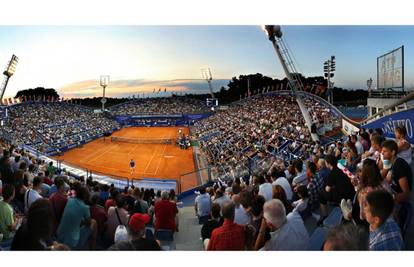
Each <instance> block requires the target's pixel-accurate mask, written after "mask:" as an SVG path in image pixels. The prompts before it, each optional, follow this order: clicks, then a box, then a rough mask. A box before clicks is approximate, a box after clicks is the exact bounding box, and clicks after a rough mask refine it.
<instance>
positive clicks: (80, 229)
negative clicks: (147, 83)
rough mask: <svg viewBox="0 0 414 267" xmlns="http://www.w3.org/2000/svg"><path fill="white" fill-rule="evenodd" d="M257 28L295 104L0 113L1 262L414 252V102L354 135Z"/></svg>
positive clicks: (194, 103) (173, 104) (365, 123)
mask: <svg viewBox="0 0 414 267" xmlns="http://www.w3.org/2000/svg"><path fill="white" fill-rule="evenodd" d="M265 28H266V29H267V30H268V34H269V35H268V37H269V40H271V41H272V43H273V45H274V48H275V50H276V52H277V53H278V56H279V59H281V62H282V66H283V67H284V71H285V72H286V73H285V74H286V76H287V83H286V84H287V85H288V86H289V88H288V89H289V90H281V87H278V88H277V89H275V88H272V89H271V90H270V89H269V88H267V90H264V88H259V89H260V90H257V91H255V92H254V93H253V94H251V93H250V88H249V93H248V94H247V95H246V96H245V97H244V98H242V96H241V95H240V100H238V101H232V102H231V103H228V104H226V105H225V107H223V108H217V109H216V110H214V109H209V107H207V105H205V104H204V103H203V102H202V101H200V100H197V99H195V98H191V97H187V96H185V97H177V96H172V97H168V98H167V97H163V98H146V99H144V98H143V99H133V100H131V101H128V102H125V103H121V104H118V105H115V106H112V107H110V108H109V110H108V112H107V111H106V110H105V109H104V108H102V112H94V111H93V109H91V108H88V107H85V106H82V105H76V104H71V103H66V102H63V101H45V100H44V99H43V100H29V101H20V102H19V103H13V102H11V103H10V104H8V105H7V106H1V109H0V119H1V121H2V127H1V142H0V147H1V151H0V152H1V158H0V174H1V184H0V188H1V192H2V198H3V200H2V201H1V202H0V203H1V205H2V206H0V208H2V209H1V210H0V211H2V212H5V213H6V212H7V214H6V215H7V216H0V232H1V234H2V235H1V246H0V248H1V249H2V250H322V249H324V250H329V249H343V250H406V249H408V250H412V249H414V242H413V238H412V237H413V233H414V227H413V222H412V212H413V210H412V205H413V200H414V197H413V196H412V184H413V173H414V168H413V166H414V164H413V160H412V159H413V143H414V141H413V131H412V120H413V118H414V109H413V108H409V106H408V105H407V104H406V102H408V101H411V100H412V99H413V98H414V95H413V93H408V94H405V95H404V97H403V98H402V99H398V100H397V101H391V100H389V99H387V101H389V102H392V103H393V104H390V105H382V106H381V110H380V109H379V108H378V109H377V108H376V109H375V114H372V116H369V117H368V118H365V119H361V120H359V121H355V120H353V119H351V118H349V117H348V116H347V115H346V114H344V113H343V112H342V111H341V110H340V109H339V108H337V107H336V106H334V105H333V104H331V103H329V102H327V101H326V100H325V99H324V98H322V97H320V96H319V95H316V94H313V93H311V92H308V91H306V90H305V88H304V86H303V85H302V83H301V79H300V76H299V75H298V73H297V71H296V69H295V66H294V65H293V63H292V60H290V55H289V53H288V51H287V46H286V44H285V42H284V41H283V40H282V39H281V37H282V33H281V31H280V27H279V28H278V27H270V26H266V27H265ZM279 46H280V47H279ZM281 48H282V49H283V50H284V51H280V49H281ZM282 52H283V53H282ZM283 57H285V59H286V60H283ZM249 84H250V83H249ZM284 89H286V88H284ZM373 95H375V94H373ZM219 102H220V101H219ZM104 103H105V102H104V101H103V102H102V104H104ZM377 104H378V103H377ZM403 108H404V109H403ZM369 110H370V112H373V109H372V107H369ZM108 113H109V114H108ZM131 159H132V160H134V162H135V165H133V166H132V165H130V164H129V163H130V160H131ZM131 162H132V161H131ZM122 226H125V227H122ZM39 235H42V236H39Z"/></svg>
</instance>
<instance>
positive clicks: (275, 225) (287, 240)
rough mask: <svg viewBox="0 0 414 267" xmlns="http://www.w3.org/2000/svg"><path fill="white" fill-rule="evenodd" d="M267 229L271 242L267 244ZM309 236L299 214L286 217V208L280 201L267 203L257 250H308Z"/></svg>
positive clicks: (257, 241) (293, 213)
mask: <svg viewBox="0 0 414 267" xmlns="http://www.w3.org/2000/svg"><path fill="white" fill-rule="evenodd" d="M266 228H269V229H270V236H271V238H270V240H268V241H267V242H265V233H266ZM308 243H309V235H308V232H307V230H306V228H305V225H304V223H303V220H302V217H301V216H300V215H299V213H298V212H292V213H290V214H289V216H286V210H285V207H284V205H283V203H282V201H280V200H279V199H272V200H270V201H267V202H266V203H265V204H264V207H263V219H262V224H261V226H260V230H259V234H258V236H257V240H256V244H255V248H256V249H257V250H258V249H260V250H306V249H307V247H308Z"/></svg>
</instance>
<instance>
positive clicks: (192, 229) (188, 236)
mask: <svg viewBox="0 0 414 267" xmlns="http://www.w3.org/2000/svg"><path fill="white" fill-rule="evenodd" d="M178 218H179V232H177V233H175V235H174V244H175V250H185V251H191V250H193V251H199V250H203V244H202V241H201V239H200V237H201V233H200V231H201V226H202V225H199V224H198V219H197V217H196V216H195V212H194V206H184V207H182V208H179V214H178Z"/></svg>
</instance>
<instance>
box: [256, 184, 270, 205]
mask: <svg viewBox="0 0 414 267" xmlns="http://www.w3.org/2000/svg"><path fill="white" fill-rule="evenodd" d="M259 195H261V196H263V197H264V199H265V200H266V201H268V200H271V199H272V196H273V186H272V184H271V183H264V184H261V185H260V186H259Z"/></svg>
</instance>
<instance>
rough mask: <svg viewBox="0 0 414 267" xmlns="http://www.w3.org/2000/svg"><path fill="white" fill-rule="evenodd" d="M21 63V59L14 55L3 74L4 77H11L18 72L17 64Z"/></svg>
mask: <svg viewBox="0 0 414 267" xmlns="http://www.w3.org/2000/svg"><path fill="white" fill-rule="evenodd" d="M18 62H19V58H18V57H16V55H13V56H12V58H11V59H10V62H9V64H8V65H7V68H6V70H5V71H4V72H3V74H4V75H6V76H8V77H11V76H13V74H14V72H15V71H16V66H17V63H18Z"/></svg>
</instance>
